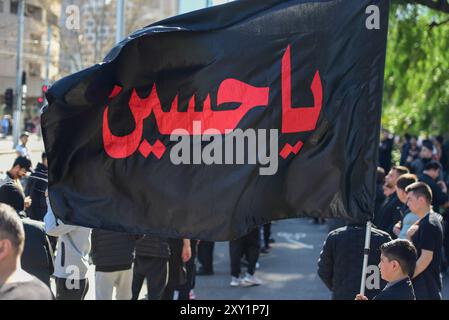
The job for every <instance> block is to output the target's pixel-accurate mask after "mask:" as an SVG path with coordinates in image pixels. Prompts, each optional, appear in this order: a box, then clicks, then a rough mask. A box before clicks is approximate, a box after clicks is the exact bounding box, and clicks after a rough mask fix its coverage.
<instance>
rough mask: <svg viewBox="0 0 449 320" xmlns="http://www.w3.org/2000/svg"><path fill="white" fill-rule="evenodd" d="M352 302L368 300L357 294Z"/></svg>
mask: <svg viewBox="0 0 449 320" xmlns="http://www.w3.org/2000/svg"><path fill="white" fill-rule="evenodd" d="M354 300H368V298H367V297H366V296H364V295H361V294H358V295H356V296H355V299H354Z"/></svg>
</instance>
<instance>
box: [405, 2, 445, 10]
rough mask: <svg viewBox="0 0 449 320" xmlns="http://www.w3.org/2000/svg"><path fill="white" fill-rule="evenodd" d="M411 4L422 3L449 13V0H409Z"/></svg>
mask: <svg viewBox="0 0 449 320" xmlns="http://www.w3.org/2000/svg"><path fill="white" fill-rule="evenodd" d="M407 2H409V3H411V4H421V5H423V6H426V7H428V8H430V9H433V10H437V11H441V12H445V13H449V1H448V0H407Z"/></svg>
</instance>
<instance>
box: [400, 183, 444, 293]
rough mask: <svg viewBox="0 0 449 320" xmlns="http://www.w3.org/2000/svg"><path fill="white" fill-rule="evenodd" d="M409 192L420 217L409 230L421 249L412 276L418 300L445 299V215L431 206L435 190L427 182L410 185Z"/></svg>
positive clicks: (417, 247)
mask: <svg viewBox="0 0 449 320" xmlns="http://www.w3.org/2000/svg"><path fill="white" fill-rule="evenodd" d="M406 192H407V205H408V207H409V208H410V210H411V211H412V212H413V213H415V214H416V215H418V216H419V218H420V219H419V220H418V222H417V223H416V224H414V225H413V226H411V227H410V229H409V231H408V232H407V237H408V238H409V240H411V241H412V242H413V244H414V245H415V247H416V250H417V252H418V261H417V262H416V268H415V273H414V274H413V278H412V279H413V280H412V281H413V287H414V289H415V295H416V299H417V300H441V277H440V266H441V249H442V245H443V228H442V226H441V216H440V215H438V214H436V213H435V212H433V211H432V209H431V204H432V190H431V189H430V187H429V186H428V185H427V184H425V183H423V182H416V183H413V184H411V185H409V186H408V187H407V188H406Z"/></svg>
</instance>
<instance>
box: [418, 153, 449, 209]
mask: <svg viewBox="0 0 449 320" xmlns="http://www.w3.org/2000/svg"><path fill="white" fill-rule="evenodd" d="M440 172H441V164H440V163H439V162H438V161H434V160H432V161H430V162H428V163H427V164H426V165H425V167H424V171H423V174H422V175H420V176H419V181H422V182H424V183H426V184H427V185H429V187H430V189H431V190H432V207H433V210H435V212H440V207H441V208H444V209H446V208H449V196H448V194H447V186H446V184H445V183H444V182H443V181H439V182H437V181H438V177H439V176H440Z"/></svg>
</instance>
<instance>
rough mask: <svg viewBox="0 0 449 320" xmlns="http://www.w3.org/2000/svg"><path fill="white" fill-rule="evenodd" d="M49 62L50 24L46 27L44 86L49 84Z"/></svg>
mask: <svg viewBox="0 0 449 320" xmlns="http://www.w3.org/2000/svg"><path fill="white" fill-rule="evenodd" d="M50 62H51V24H50V23H49V24H48V27H47V57H46V59H45V85H46V86H47V87H48V85H49V84H50Z"/></svg>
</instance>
